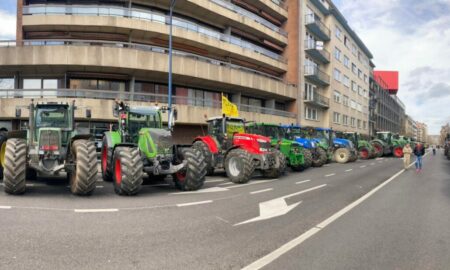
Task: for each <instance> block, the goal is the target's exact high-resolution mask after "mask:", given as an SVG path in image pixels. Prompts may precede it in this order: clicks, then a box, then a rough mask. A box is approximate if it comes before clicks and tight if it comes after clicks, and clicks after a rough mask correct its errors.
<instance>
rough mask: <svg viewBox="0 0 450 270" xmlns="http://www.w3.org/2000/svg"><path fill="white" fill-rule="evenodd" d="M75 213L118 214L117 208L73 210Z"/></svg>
mask: <svg viewBox="0 0 450 270" xmlns="http://www.w3.org/2000/svg"><path fill="white" fill-rule="evenodd" d="M73 211H74V212H75V213H110V212H119V209H117V208H106V209H74V210H73Z"/></svg>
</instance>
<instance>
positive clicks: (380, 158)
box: [375, 157, 384, 160]
mask: <svg viewBox="0 0 450 270" xmlns="http://www.w3.org/2000/svg"><path fill="white" fill-rule="evenodd" d="M383 159H384V158H382V157H379V158H376V159H375V160H383Z"/></svg>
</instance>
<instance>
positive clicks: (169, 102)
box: [167, 0, 177, 129]
mask: <svg viewBox="0 0 450 270" xmlns="http://www.w3.org/2000/svg"><path fill="white" fill-rule="evenodd" d="M176 2H177V0H170V9H169V24H170V25H169V27H170V30H169V31H170V33H169V83H168V85H169V101H168V107H169V108H168V113H169V119H168V121H167V127H168V128H169V129H170V128H172V119H171V114H172V15H173V9H174V8H175V3H176Z"/></svg>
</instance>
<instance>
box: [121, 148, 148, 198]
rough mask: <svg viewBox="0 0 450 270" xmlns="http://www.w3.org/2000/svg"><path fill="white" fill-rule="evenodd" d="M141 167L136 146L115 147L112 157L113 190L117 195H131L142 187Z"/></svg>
mask: <svg viewBox="0 0 450 270" xmlns="http://www.w3.org/2000/svg"><path fill="white" fill-rule="evenodd" d="M143 167H144V165H143V164H142V160H141V156H140V154H139V150H138V149H137V148H131V147H117V148H116V150H115V151H114V158H113V180H114V181H113V182H114V191H115V192H116V194H118V195H125V196H132V195H136V194H138V193H139V191H140V190H141V188H142V181H143V179H142V176H143Z"/></svg>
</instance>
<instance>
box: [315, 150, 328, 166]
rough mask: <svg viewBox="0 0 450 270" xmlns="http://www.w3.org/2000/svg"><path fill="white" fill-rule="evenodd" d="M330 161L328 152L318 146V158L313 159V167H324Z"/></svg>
mask: <svg viewBox="0 0 450 270" xmlns="http://www.w3.org/2000/svg"><path fill="white" fill-rule="evenodd" d="M327 161H328V157H327V152H326V151H325V150H324V149H323V148H321V147H318V148H317V153H316V158H314V159H313V161H312V165H313V167H322V166H323V165H324V164H326V163H327Z"/></svg>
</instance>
